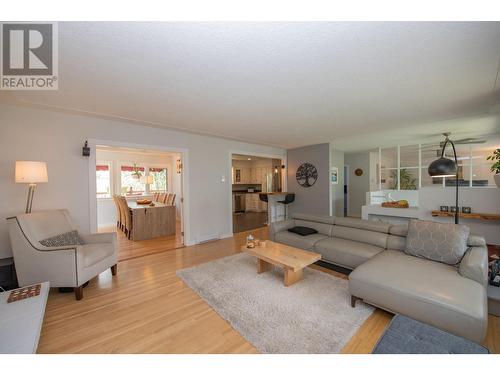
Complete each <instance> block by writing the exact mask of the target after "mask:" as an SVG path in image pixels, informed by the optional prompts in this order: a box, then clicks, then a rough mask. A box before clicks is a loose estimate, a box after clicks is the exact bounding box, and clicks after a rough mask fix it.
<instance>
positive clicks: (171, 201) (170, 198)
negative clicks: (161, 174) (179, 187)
mask: <svg viewBox="0 0 500 375" xmlns="http://www.w3.org/2000/svg"><path fill="white" fill-rule="evenodd" d="M174 201H175V194H169V195H168V200H167V204H168V205H169V206H173V205H174Z"/></svg>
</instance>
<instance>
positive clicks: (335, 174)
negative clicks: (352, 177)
mask: <svg viewBox="0 0 500 375" xmlns="http://www.w3.org/2000/svg"><path fill="white" fill-rule="evenodd" d="M330 181H331V182H332V185H336V184H338V183H339V169H338V168H337V167H332V169H331V171H330Z"/></svg>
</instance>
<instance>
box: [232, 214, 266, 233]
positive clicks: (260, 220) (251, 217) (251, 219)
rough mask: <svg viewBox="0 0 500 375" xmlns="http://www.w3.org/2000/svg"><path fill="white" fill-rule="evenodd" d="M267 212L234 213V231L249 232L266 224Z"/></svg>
mask: <svg viewBox="0 0 500 375" xmlns="http://www.w3.org/2000/svg"><path fill="white" fill-rule="evenodd" d="M266 221H267V212H244V213H238V214H233V233H240V232H247V231H249V230H254V229H258V228H262V227H265V226H266V224H265V223H266Z"/></svg>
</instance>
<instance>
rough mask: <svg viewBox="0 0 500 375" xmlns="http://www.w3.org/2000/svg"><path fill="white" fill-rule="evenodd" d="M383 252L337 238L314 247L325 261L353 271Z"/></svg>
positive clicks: (325, 240) (372, 246) (363, 244)
mask: <svg viewBox="0 0 500 375" xmlns="http://www.w3.org/2000/svg"><path fill="white" fill-rule="evenodd" d="M383 250H384V249H383V248H381V247H378V246H374V245H369V244H366V243H362V242H357V241H351V240H346V239H343V238H336V237H332V238H326V239H324V240H321V241H319V242H316V244H315V245H314V251H315V252H318V253H320V254H321V256H322V259H323V260H326V261H329V262H332V263H335V264H338V265H339V266H343V267H347V268H351V269H353V268H356V267H358V266H359V265H360V264H363V263H364V262H366V261H367V260H368V259H370V258H371V257H373V256H375V255H377V254H378V253H380V252H381V251H383Z"/></svg>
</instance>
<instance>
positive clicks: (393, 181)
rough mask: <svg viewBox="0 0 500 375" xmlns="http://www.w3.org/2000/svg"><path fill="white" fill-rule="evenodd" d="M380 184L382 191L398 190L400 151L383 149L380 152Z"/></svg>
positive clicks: (393, 148) (394, 148) (392, 148)
mask: <svg viewBox="0 0 500 375" xmlns="http://www.w3.org/2000/svg"><path fill="white" fill-rule="evenodd" d="M380 157H381V161H380V183H381V187H382V189H384V190H385V189H391V190H392V189H397V188H398V149H397V147H391V148H383V149H382V150H381V151H380Z"/></svg>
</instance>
